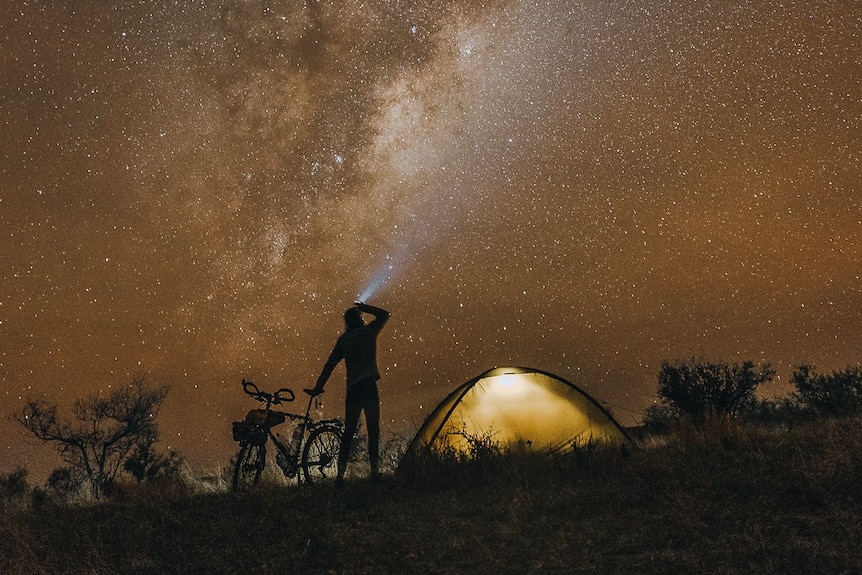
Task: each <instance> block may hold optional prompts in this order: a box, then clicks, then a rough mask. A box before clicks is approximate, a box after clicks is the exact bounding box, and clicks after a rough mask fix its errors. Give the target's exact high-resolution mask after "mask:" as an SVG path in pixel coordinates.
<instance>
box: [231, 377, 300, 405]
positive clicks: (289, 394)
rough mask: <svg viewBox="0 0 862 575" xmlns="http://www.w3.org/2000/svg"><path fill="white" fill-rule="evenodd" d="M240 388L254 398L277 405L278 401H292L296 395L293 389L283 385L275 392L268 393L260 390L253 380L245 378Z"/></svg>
mask: <svg viewBox="0 0 862 575" xmlns="http://www.w3.org/2000/svg"><path fill="white" fill-rule="evenodd" d="M242 390H243V391H244V392H246V393H247V394H248V395H250V396H251V397H253V398H255V399H256V400H258V401H261V402H266V403H268V404H272V405H278V404H280V403H284V402H289V401H293V400H294V398H295V397H296V395H294V393H293V390H291V389H288V388H287V387H283V388H281V389H279V390H278V391H276V392H275V393H269V392H266V391H261V390H260V389H258V387H257V386H256V385H255V384H254V382H251V381H246V380H245V379H243V380H242Z"/></svg>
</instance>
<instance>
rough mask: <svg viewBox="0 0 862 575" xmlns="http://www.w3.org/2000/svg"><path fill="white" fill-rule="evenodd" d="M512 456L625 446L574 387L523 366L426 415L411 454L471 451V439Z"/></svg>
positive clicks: (474, 382)
mask: <svg viewBox="0 0 862 575" xmlns="http://www.w3.org/2000/svg"><path fill="white" fill-rule="evenodd" d="M471 439H472V440H473V441H474V442H475V440H477V439H479V440H489V441H491V442H492V443H493V444H494V445H497V446H500V447H503V448H505V449H507V450H511V451H523V450H532V451H545V452H556V451H559V450H562V449H571V448H572V447H575V446H580V445H586V444H589V443H602V444H611V445H617V446H618V445H620V444H622V443H623V442H625V441H626V435H625V432H624V431H623V429H622V427H620V425H619V424H618V423H617V422H616V421H615V420H614V419H613V417H612V416H611V415H610V413H608V411H607V410H605V409H604V408H603V407H601V406H600V405H599V404H598V403H596V401H595V400H593V399H592V398H591V397H590V396H589V395H588V394H587V393H586V392H584V391H583V390H581V389H579V388H578V387H577V386H575V385H574V384H572V383H570V382H568V381H566V380H565V379H563V378H561V377H558V376H556V375H554V374H551V373H548V372H545V371H541V370H537V369H531V368H524V367H503V368H495V369H491V370H488V371H486V372H485V373H483V374H481V375H479V376H477V377H475V378H473V379H471V380H470V381H468V382H467V383H465V384H463V385H462V386H460V387H458V388H457V389H456V390H455V391H453V392H452V393H451V394H449V396H448V397H446V399H444V400H443V401H442V402H441V403H440V405H438V406H437V408H436V409H435V410H434V411H433V412H432V413H431V415H430V416H428V419H427V420H426V421H425V423H424V424H423V425H422V427H421V428H420V429H419V431H418V432H417V433H416V436H415V438H414V439H413V442H412V444H411V446H410V448H409V450H408V451H413V452H415V451H417V450H420V449H440V450H448V449H452V450H455V451H456V452H462V453H468V454H469V452H470V440H471Z"/></svg>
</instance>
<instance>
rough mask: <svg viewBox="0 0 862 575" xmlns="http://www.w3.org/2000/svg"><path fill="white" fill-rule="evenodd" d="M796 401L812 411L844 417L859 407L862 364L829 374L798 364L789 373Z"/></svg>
mask: <svg viewBox="0 0 862 575" xmlns="http://www.w3.org/2000/svg"><path fill="white" fill-rule="evenodd" d="M792 382H793V385H794V387H795V388H796V397H797V399H798V400H799V402H800V403H801V404H802V405H804V406H805V407H807V408H808V409H810V410H811V411H812V412H814V413H815V414H825V415H830V416H845V415H851V414H854V413H858V412H859V411H860V409H862V367H859V366H847V367H846V368H845V369H843V370H841V371H833V372H832V373H831V374H829V375H825V374H818V373H817V372H816V370H815V367H814V366H811V365H800V366H799V367H798V368H797V369H796V371H795V372H794V374H793V377H792Z"/></svg>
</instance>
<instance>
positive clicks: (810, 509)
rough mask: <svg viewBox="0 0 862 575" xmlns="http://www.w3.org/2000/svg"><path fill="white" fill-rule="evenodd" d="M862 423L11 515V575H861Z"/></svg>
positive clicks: (5, 537)
mask: <svg viewBox="0 0 862 575" xmlns="http://www.w3.org/2000/svg"><path fill="white" fill-rule="evenodd" d="M860 487H862V421H860V420H859V419H842V420H829V421H825V422H819V423H816V424H806V425H804V426H796V427H793V428H789V429H788V428H786V427H781V428H775V427H772V428H762V427H750V426H746V425H741V424H735V423H733V424H728V423H721V424H714V425H711V426H710V427H709V428H708V429H700V430H698V429H694V428H688V429H684V430H682V431H680V432H678V433H676V434H674V435H672V436H670V437H668V438H665V439H663V440H661V441H655V440H652V441H649V442H648V444H647V445H643V446H641V447H640V448H636V449H632V450H630V451H629V455H628V457H623V456H622V455H621V454H620V453H618V452H617V451H616V450H613V451H597V452H590V451H585V450H578V451H575V452H573V453H570V454H566V455H563V456H559V457H556V458H553V459H548V458H545V457H538V456H529V455H521V456H487V457H484V458H482V459H480V460H477V461H473V462H470V463H462V464H456V463H454V462H447V461H435V462H432V463H430V464H428V465H423V466H421V468H417V469H414V470H413V471H411V472H409V473H402V474H398V475H397V476H395V477H391V478H388V479H387V480H386V481H383V482H381V483H366V482H356V483H348V484H347V485H346V486H345V487H344V489H342V490H336V489H334V488H322V487H321V488H308V489H305V488H302V489H300V488H285V487H277V486H268V487H267V486H263V487H262V488H261V489H259V490H257V491H255V492H253V493H249V494H231V493H223V492H222V493H210V494H204V493H193V492H190V491H189V490H188V489H174V490H169V489H167V490H166V489H162V490H158V491H148V492H147V491H141V492H139V493H132V494H127V495H126V496H125V497H123V498H115V499H113V500H111V501H108V502H104V503H97V504H94V503H88V504H80V505H68V504H64V505H51V504H45V505H42V506H32V505H28V506H22V505H18V506H15V505H12V506H7V508H6V509H5V510H4V511H3V513H2V515H0V572H2V573H10V574H18V573H21V574H24V573H82V574H83V573H87V574H107V573H141V574H144V573H147V574H149V573H152V574H156V573H159V574H161V573H208V574H213V573H243V574H246V573H247V574H252V573H255V574H257V573H262V574H263V573H279V574H283V573H303V574H317V573H322V574H330V573H333V574H376V573H392V574H410V573H428V574H431V573H475V574H504V573H513V574H514V573H518V574H527V573H535V574H550V573H573V574H574V573H591V574H595V573H639V574H649V573H671V574H674V575H680V574H683V573H710V574H722V573H746V574H749V573H788V574H792V573H800V574H801V573H830V574H845V575H851V574H862V552H860V548H862V504H860V499H862V498H860V493H859V491H860Z"/></svg>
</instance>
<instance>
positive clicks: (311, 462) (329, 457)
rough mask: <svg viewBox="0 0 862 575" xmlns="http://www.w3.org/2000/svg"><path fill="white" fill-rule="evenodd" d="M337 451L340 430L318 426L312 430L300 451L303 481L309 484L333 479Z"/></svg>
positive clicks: (336, 467)
mask: <svg viewBox="0 0 862 575" xmlns="http://www.w3.org/2000/svg"><path fill="white" fill-rule="evenodd" d="M339 451H341V431H340V430H339V429H338V428H336V427H320V428H318V429H315V430H314V431H312V432H311V435H310V436H309V438H308V441H306V442H305V449H303V451H302V471H303V475H304V476H305V481H306V482H307V483H309V484H311V483H328V482H331V481H335V477H336V475H337V474H338V453H339Z"/></svg>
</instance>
